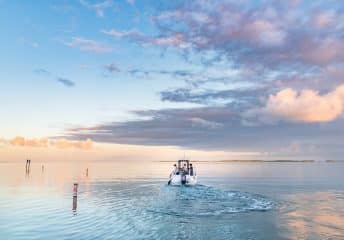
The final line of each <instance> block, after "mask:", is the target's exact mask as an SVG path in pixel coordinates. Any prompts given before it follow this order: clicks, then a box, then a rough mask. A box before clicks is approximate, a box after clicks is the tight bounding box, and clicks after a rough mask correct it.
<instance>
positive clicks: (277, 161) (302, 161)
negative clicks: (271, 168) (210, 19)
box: [154, 160, 336, 163]
mask: <svg viewBox="0 0 344 240" xmlns="http://www.w3.org/2000/svg"><path fill="white" fill-rule="evenodd" d="M327 161H336V160H326V162H327ZM154 162H176V161H170V160H161V161H154ZM190 162H198V163H203V162H204V163H313V162H316V161H315V160H213V161H211V160H190Z"/></svg>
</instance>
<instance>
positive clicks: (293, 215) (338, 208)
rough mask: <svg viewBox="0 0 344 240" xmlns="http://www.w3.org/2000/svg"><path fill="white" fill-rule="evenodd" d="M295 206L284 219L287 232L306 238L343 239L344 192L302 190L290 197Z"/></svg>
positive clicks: (284, 215)
mask: <svg viewBox="0 0 344 240" xmlns="http://www.w3.org/2000/svg"><path fill="white" fill-rule="evenodd" d="M288 200H289V201H290V203H292V204H293V206H292V207H291V208H290V209H286V210H287V211H286V212H285V214H283V215H282V217H281V220H282V223H283V225H284V226H285V227H286V228H287V235H290V233H292V234H293V235H294V236H295V238H296V237H298V238H302V239H343V231H344V192H343V191H342V192H314V193H307V194H305V193H300V194H294V195H290V196H288Z"/></svg>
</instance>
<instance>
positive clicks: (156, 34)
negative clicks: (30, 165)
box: [0, 0, 344, 161]
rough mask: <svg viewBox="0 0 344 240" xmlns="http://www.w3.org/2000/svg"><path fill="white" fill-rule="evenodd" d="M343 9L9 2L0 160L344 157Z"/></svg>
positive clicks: (320, 4) (4, 6)
mask: <svg viewBox="0 0 344 240" xmlns="http://www.w3.org/2000/svg"><path fill="white" fill-rule="evenodd" d="M343 10H344V3H343V1H341V0H326V1H325V0H324V1H317V0H312V1H308V0H286V1H267V0H260V1H259V0H251V1H250V0H236V1H232V0H222V1H217V0H212V1H208V0H198V1H188V0H186V1H156V0H154V1H153V0H152V1H150V0H123V1H115V0H97V1H91V0H74V1H63V0H61V1H43V0H37V1H35V3H34V4H33V3H32V2H30V1H9V0H0V29H1V37H0V53H1V54H0V65H1V71H0V83H1V87H0V104H1V107H0V161H7V160H8V161H11V160H21V159H23V158H27V157H29V158H30V157H34V158H36V159H41V160H44V159H51V160H58V159H61V158H65V159H78V160H83V159H103V160H129V159H139V158H144V159H150V160H165V159H166V160H174V159H177V158H178V157H180V156H183V155H184V154H185V153H186V154H187V156H188V157H190V158H193V159H204V160H213V159H214V160H215V159H219V160H220V159H221V160H222V159H316V160H318V159H319V160H325V159H343V155H344V119H343V112H344V79H343V76H344V67H343V66H344V62H343V59H344V41H343V37H344V34H343V33H344V31H343V30H344V14H343Z"/></svg>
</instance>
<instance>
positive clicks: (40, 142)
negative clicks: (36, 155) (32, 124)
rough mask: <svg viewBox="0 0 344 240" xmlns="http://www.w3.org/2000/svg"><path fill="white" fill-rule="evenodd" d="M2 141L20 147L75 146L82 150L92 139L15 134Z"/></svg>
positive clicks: (88, 147) (87, 147)
mask: <svg viewBox="0 0 344 240" xmlns="http://www.w3.org/2000/svg"><path fill="white" fill-rule="evenodd" d="M3 142H4V143H7V144H10V145H12V146H20V147H44V148H47V147H55V148H59V149H68V148H75V149H83V150H89V149H91V148H92V147H93V141H92V140H91V139H87V140H85V141H71V140H67V139H64V138H61V139H54V140H53V139H47V138H32V139H27V138H25V137H22V136H17V137H15V138H13V139H10V140H3Z"/></svg>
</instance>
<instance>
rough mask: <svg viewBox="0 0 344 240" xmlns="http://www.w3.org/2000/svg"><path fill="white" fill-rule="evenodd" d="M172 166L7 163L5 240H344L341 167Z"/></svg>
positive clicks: (1, 186)
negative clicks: (176, 181) (179, 170)
mask: <svg viewBox="0 0 344 240" xmlns="http://www.w3.org/2000/svg"><path fill="white" fill-rule="evenodd" d="M42 164H44V170H42ZM171 165H172V163H152V162H147V163H144V162H132V163H126V164H119V163H105V162H103V163H102V162H100V163H34V162H33V163H32V164H31V170H30V173H28V174H26V173H25V162H24V163H20V164H19V163H16V164H14V163H0V236H1V239H274V240H275V239H344V164H343V163H261V164H257V163H247V164H244V163H236V164H229V163H227V164H226V163H224V164H210V163H199V164H197V165H196V167H197V173H198V177H199V183H200V185H198V186H196V187H171V186H167V185H166V181H167V180H166V176H168V174H169V172H170V170H171ZM86 168H88V169H89V173H88V176H86ZM74 182H78V183H79V190H78V195H77V198H73V183H74ZM73 200H74V203H73ZM73 208H74V209H73Z"/></svg>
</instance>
